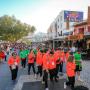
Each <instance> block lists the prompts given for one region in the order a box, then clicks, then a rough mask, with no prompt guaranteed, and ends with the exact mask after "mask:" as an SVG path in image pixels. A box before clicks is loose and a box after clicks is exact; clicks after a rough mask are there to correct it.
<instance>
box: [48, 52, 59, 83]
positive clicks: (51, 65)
mask: <svg viewBox="0 0 90 90" xmlns="http://www.w3.org/2000/svg"><path fill="white" fill-rule="evenodd" d="M48 65H49V74H50V81H51V82H53V80H55V81H56V82H58V80H57V74H56V60H55V57H54V52H53V51H50V53H49V57H48Z"/></svg>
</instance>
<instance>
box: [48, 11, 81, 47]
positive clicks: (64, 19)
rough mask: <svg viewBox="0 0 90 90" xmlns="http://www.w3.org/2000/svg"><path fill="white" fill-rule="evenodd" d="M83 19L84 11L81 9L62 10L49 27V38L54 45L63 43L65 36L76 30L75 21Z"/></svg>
mask: <svg viewBox="0 0 90 90" xmlns="http://www.w3.org/2000/svg"><path fill="white" fill-rule="evenodd" d="M81 21H83V12H79V11H67V10H64V11H61V12H60V13H59V15H58V16H57V17H56V19H55V20H54V21H53V22H52V23H51V25H50V27H49V28H48V31H47V32H48V39H49V40H51V43H52V44H53V45H52V47H53V48H55V47H59V46H60V45H62V42H63V41H64V39H65V37H66V36H68V35H70V34H72V33H73V31H74V27H73V25H74V23H75V22H81Z"/></svg>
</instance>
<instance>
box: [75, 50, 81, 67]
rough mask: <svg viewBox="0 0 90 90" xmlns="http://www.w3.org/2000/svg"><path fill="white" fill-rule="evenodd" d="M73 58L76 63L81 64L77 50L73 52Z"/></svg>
mask: <svg viewBox="0 0 90 90" xmlns="http://www.w3.org/2000/svg"><path fill="white" fill-rule="evenodd" d="M74 58H75V62H76V65H81V62H80V61H81V54H78V53H77V52H76V53H74Z"/></svg>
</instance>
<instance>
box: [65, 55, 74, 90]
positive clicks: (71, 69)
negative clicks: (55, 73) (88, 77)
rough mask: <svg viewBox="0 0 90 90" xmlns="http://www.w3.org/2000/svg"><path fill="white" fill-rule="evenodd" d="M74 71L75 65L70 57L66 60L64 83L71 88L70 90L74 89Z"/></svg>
mask: <svg viewBox="0 0 90 90" xmlns="http://www.w3.org/2000/svg"><path fill="white" fill-rule="evenodd" d="M75 69H76V64H75V60H74V57H73V55H70V56H69V58H68V60H67V65H66V73H67V77H68V81H67V82H66V85H67V86H71V88H72V89H73V88H74V84H75Z"/></svg>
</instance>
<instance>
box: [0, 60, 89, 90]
mask: <svg viewBox="0 0 90 90" xmlns="http://www.w3.org/2000/svg"><path fill="white" fill-rule="evenodd" d="M89 65H90V61H83V71H82V73H81V77H82V79H83V80H84V83H83V85H85V86H87V87H89V88H90V86H89V85H90V78H89V77H90V70H89V69H90V67H89ZM10 75H11V73H10V70H9V67H8V66H7V63H6V62H4V63H0V90H13V89H14V90H20V89H16V87H17V85H18V88H22V90H24V88H25V87H26V86H27V88H25V90H29V87H30V86H32V85H35V86H32V89H34V90H35V88H37V87H38V88H40V87H39V86H40V85H42V84H40V80H36V79H33V75H31V76H28V75H27V68H25V69H22V68H20V69H19V72H18V79H17V80H18V83H17V84H13V83H12V80H11V76H10ZM63 80H64V77H63V78H62V79H60V81H59V82H60V83H59V84H55V85H54V86H55V87H54V88H55V89H56V87H57V86H58V87H59V88H63V84H61V82H64V81H65V80H64V81H63ZM31 82H34V83H33V84H32V83H31ZM36 82H39V83H38V84H35V83H36ZM30 83H31V84H30ZM21 84H22V85H21ZM20 85H21V86H20ZM29 85H30V86H29ZM41 87H42V86H41ZM38 88H37V90H39V89H38ZM30 89H31V88H30ZM40 90H43V89H40ZM53 90H54V89H53ZM56 90H58V89H56Z"/></svg>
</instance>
